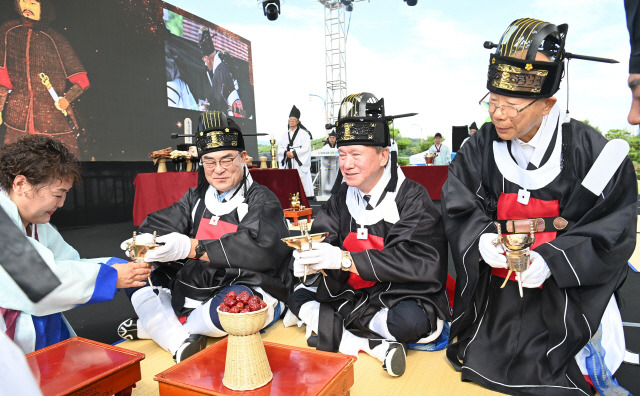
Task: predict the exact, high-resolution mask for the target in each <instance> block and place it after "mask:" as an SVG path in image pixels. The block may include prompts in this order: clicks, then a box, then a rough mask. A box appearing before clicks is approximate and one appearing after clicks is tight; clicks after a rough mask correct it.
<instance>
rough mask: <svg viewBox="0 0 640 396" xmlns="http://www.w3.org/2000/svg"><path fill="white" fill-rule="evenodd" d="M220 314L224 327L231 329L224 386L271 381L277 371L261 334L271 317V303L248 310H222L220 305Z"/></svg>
mask: <svg viewBox="0 0 640 396" xmlns="http://www.w3.org/2000/svg"><path fill="white" fill-rule="evenodd" d="M218 317H219V318H220V324H221V325H222V328H223V329H224V330H225V331H226V332H227V333H229V338H228V341H227V342H228V343H227V360H226V362H225V366H224V377H223V378H222V383H223V384H224V386H226V387H227V388H229V389H233V390H251V389H256V388H259V387H261V386H264V385H266V384H268V383H269V381H271V379H272V378H273V373H272V372H271V367H270V366H269V360H268V359H267V353H266V351H265V350H264V344H263V343H262V337H261V336H260V329H262V328H263V327H264V324H265V322H266V320H267V307H265V308H262V309H261V310H259V311H254V312H247V313H229V312H221V311H220V308H218Z"/></svg>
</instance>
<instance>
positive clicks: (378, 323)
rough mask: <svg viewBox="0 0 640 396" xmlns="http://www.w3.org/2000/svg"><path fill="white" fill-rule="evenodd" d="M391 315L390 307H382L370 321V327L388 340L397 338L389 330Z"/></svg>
mask: <svg viewBox="0 0 640 396" xmlns="http://www.w3.org/2000/svg"><path fill="white" fill-rule="evenodd" d="M388 316H389V309H387V308H382V309H381V310H379V311H378V312H376V314H375V315H374V316H373V318H371V322H369V329H371V330H372V331H375V332H376V333H378V334H380V335H381V336H382V337H383V338H385V339H387V340H392V341H395V340H396V338H395V337H394V336H393V335H391V333H390V332H389V327H388V326H387V317H388Z"/></svg>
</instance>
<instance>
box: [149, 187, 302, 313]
mask: <svg viewBox="0 0 640 396" xmlns="http://www.w3.org/2000/svg"><path fill="white" fill-rule="evenodd" d="M240 188H242V187H240ZM244 202H245V203H246V204H247V205H248V211H247V214H246V215H245V216H244V218H243V219H242V221H239V217H238V209H234V210H233V211H231V212H230V213H228V214H225V215H222V216H220V218H219V222H220V224H222V223H223V222H225V223H228V224H226V226H227V227H231V228H234V227H235V226H236V225H237V230H236V231H235V232H230V233H227V234H225V235H224V236H222V237H221V238H219V239H209V240H204V241H203V243H204V245H205V248H206V251H207V255H208V256H209V261H204V260H194V259H186V260H184V262H183V264H182V265H177V266H176V265H175V263H173V264H172V265H171V266H165V265H163V264H159V265H160V268H158V269H157V270H156V271H154V274H155V273H156V272H159V273H158V274H157V275H156V278H157V279H158V281H159V282H162V278H161V276H162V275H166V276H169V277H170V279H171V281H170V282H168V283H167V282H163V283H164V284H165V285H167V286H168V287H170V288H171V291H172V305H173V308H174V310H175V311H176V314H178V315H185V314H186V313H188V312H189V311H190V310H189V309H186V308H184V307H183V305H184V297H188V298H191V299H194V300H198V301H206V300H208V299H209V298H211V297H213V296H215V294H217V292H218V291H219V290H220V289H221V288H223V287H225V286H228V285H232V284H233V285H236V284H238V285H246V286H248V287H249V288H253V287H257V286H259V287H261V288H262V289H264V291H266V292H267V293H269V294H270V295H272V296H273V297H275V298H277V299H278V300H280V301H286V299H287V297H288V295H289V291H290V289H291V285H292V274H291V273H290V271H289V261H290V259H291V252H292V249H291V248H289V247H288V246H287V245H285V244H284V243H283V242H282V241H281V240H280V238H285V237H288V236H289V231H288V229H287V227H286V225H285V222H284V214H283V212H282V207H281V206H280V201H278V198H277V197H276V196H275V194H274V193H273V192H271V190H269V189H268V188H267V187H265V186H262V185H260V184H258V183H256V182H253V183H252V184H251V187H250V188H249V189H248V190H247V193H246V195H245V200H244ZM211 217H212V215H211V213H209V211H208V210H206V208H205V206H204V199H201V197H200V196H199V195H198V193H197V188H192V189H190V190H189V191H187V192H186V193H185V195H184V196H183V197H182V198H181V199H180V200H179V201H178V202H176V203H174V204H173V205H171V206H169V207H167V208H165V209H162V210H159V211H157V212H154V213H151V214H150V215H149V216H147V218H146V219H145V220H144V222H143V223H142V224H141V225H140V228H139V229H138V230H139V231H140V232H153V231H157V232H158V235H164V234H168V233H170V232H179V233H182V234H185V235H188V236H190V237H191V238H195V237H196V235H197V234H198V228H199V226H200V223H201V221H200V220H201V219H202V222H205V221H206V222H207V223H208V222H209V219H211ZM194 218H195V221H194V220H193V219H194Z"/></svg>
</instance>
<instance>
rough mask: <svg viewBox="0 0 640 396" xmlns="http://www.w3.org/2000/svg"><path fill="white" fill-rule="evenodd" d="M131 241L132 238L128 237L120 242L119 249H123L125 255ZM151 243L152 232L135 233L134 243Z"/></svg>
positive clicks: (127, 253) (127, 252)
mask: <svg viewBox="0 0 640 396" xmlns="http://www.w3.org/2000/svg"><path fill="white" fill-rule="evenodd" d="M132 242H133V238H129V239H127V240H126V241H123V242H122V243H121V244H120V249H122V250H124V252H125V253H124V254H126V255H127V257H130V256H129V244H130V243H132ZM152 243H153V234H149V233H147V232H145V233H142V234H137V235H136V244H138V245H147V244H149V245H150V244H152Z"/></svg>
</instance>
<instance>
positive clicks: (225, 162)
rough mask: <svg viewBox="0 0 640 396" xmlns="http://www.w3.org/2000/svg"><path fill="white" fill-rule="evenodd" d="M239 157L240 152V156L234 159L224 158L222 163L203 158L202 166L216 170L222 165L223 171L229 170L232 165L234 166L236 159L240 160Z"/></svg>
mask: <svg viewBox="0 0 640 396" xmlns="http://www.w3.org/2000/svg"><path fill="white" fill-rule="evenodd" d="M238 155H240V152H238V154H237V155H236V156H235V157H233V158H223V159H221V160H220V161H216V160H214V159H209V158H204V157H203V158H202V164H203V165H204V166H205V167H207V168H213V169H215V168H216V167H217V166H218V164H220V166H221V167H222V169H227V168H228V167H230V166H231V164H233V161H234V160H235V159H236V158H238Z"/></svg>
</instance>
